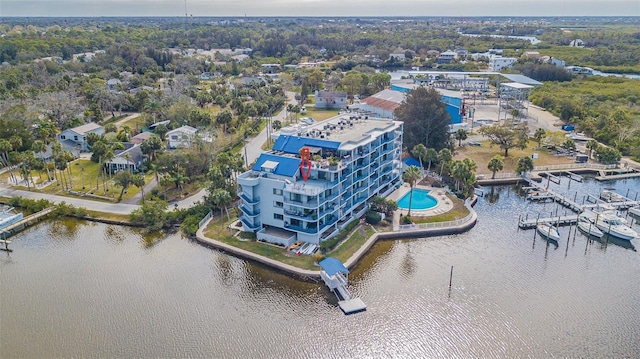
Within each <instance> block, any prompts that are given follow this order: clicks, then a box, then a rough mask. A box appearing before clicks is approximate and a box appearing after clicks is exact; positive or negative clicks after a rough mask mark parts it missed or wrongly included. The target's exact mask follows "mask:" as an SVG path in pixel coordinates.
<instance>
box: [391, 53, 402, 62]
mask: <svg viewBox="0 0 640 359" xmlns="http://www.w3.org/2000/svg"><path fill="white" fill-rule="evenodd" d="M405 59H406V57H405V55H404V53H398V54H389V60H393V61H400V62H404V60H405Z"/></svg>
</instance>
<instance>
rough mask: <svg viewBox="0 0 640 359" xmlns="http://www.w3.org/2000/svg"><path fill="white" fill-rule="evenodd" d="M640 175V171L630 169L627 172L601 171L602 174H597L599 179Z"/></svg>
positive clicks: (607, 179)
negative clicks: (609, 172)
mask: <svg viewBox="0 0 640 359" xmlns="http://www.w3.org/2000/svg"><path fill="white" fill-rule="evenodd" d="M633 177H640V172H636V171H630V172H625V173H616V174H608V172H605V171H600V176H596V180H598V181H610V180H618V179H625V178H633Z"/></svg>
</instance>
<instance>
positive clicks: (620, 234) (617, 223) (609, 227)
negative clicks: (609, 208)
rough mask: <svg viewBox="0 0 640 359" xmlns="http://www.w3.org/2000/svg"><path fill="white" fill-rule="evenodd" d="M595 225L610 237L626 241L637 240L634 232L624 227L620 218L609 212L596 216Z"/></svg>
mask: <svg viewBox="0 0 640 359" xmlns="http://www.w3.org/2000/svg"><path fill="white" fill-rule="evenodd" d="M595 223H596V226H598V229H600V230H601V231H602V232H604V233H607V234H609V235H611V236H614V237H617V238H620V239H624V240H627V241H630V240H632V239H634V238H638V233H637V232H636V231H634V230H633V229H631V228H629V227H627V226H625V225H624V223H623V222H622V218H621V217H619V216H617V215H615V214H613V213H611V212H606V213H599V214H597V215H596V222H595Z"/></svg>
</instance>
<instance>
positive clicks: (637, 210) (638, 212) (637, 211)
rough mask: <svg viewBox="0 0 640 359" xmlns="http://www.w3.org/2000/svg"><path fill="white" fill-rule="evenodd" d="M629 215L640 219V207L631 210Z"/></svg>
mask: <svg viewBox="0 0 640 359" xmlns="http://www.w3.org/2000/svg"><path fill="white" fill-rule="evenodd" d="M629 213H630V214H633V215H634V216H636V217H640V207H632V208H629Z"/></svg>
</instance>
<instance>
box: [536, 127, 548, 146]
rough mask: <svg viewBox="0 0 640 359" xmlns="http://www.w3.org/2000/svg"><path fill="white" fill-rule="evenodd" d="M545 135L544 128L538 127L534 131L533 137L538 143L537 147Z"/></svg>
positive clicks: (540, 144)
mask: <svg viewBox="0 0 640 359" xmlns="http://www.w3.org/2000/svg"><path fill="white" fill-rule="evenodd" d="M546 135H547V131H545V129H544V128H538V129H537V130H536V132H535V133H534V134H533V138H534V139H535V140H536V142H537V143H538V148H540V146H542V140H543V139H544V138H545V136H546Z"/></svg>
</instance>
